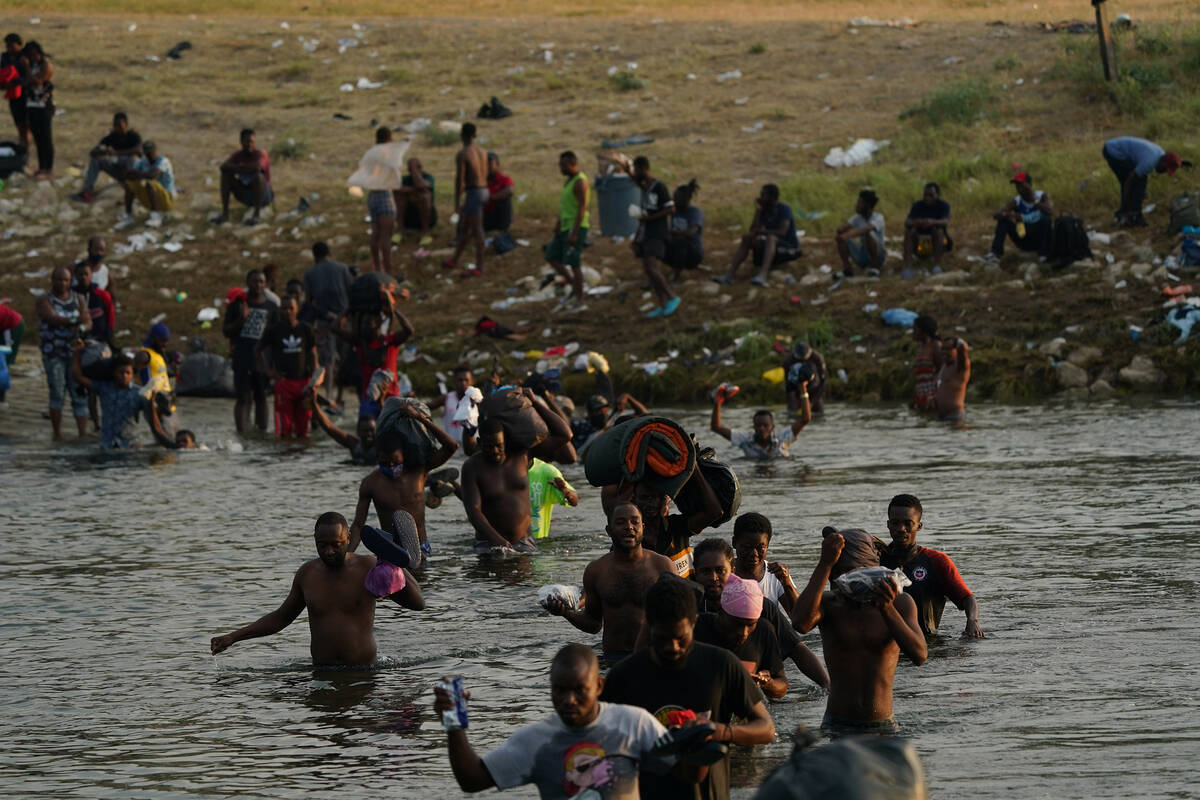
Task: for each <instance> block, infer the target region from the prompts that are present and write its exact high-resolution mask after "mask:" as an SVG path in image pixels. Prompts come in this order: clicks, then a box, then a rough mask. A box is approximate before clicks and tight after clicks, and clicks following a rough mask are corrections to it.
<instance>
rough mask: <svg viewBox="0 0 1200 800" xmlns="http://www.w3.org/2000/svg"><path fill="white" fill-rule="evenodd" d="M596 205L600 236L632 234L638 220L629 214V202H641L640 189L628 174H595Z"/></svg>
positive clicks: (635, 229) (634, 231) (634, 203)
mask: <svg viewBox="0 0 1200 800" xmlns="http://www.w3.org/2000/svg"><path fill="white" fill-rule="evenodd" d="M593 185H594V186H595V188H596V205H597V206H599V208H600V235H601V236H633V235H634V234H635V233H637V229H638V221H637V220H636V219H634V218H633V217H631V216H629V206H630V204H633V205H639V204H640V203H641V202H642V190H641V188H640V187H639V186H638V185H637V184H636V183H634V182H633V178H631V177H629V176H628V175H623V174H620V173H618V174H616V175H597V176H596V178H595V181H594V183H593Z"/></svg>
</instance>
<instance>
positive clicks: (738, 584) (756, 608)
mask: <svg viewBox="0 0 1200 800" xmlns="http://www.w3.org/2000/svg"><path fill="white" fill-rule="evenodd" d="M762 607H763V593H762V589H760V588H759V586H758V581H748V580H746V579H744V578H739V577H738V576H737V575H730V576H729V579H728V580H726V581H725V588H724V589H723V590H722V591H721V608H722V610H724V612H725V613H726V614H728V615H729V616H731V617H738V618H739V619H758V618H759V616H760V615H761V614H762Z"/></svg>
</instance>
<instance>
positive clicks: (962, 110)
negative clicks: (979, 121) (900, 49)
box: [900, 78, 993, 125]
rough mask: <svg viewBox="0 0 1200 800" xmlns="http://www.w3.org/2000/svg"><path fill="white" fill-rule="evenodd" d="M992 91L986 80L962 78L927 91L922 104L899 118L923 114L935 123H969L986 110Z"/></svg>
mask: <svg viewBox="0 0 1200 800" xmlns="http://www.w3.org/2000/svg"><path fill="white" fill-rule="evenodd" d="M992 95H993V92H992V87H991V85H990V84H988V82H987V81H986V80H983V79H982V78H963V79H962V80H959V81H955V82H954V83H949V84H947V85H945V86H943V87H941V88H940V89H938V90H937V91H934V92H932V93H930V94H927V95H925V97H924V98H922V100H921V104H920V105H919V106H916V107H915V108H910V109H908V110H907V111H905V112H904V113H903V114H901V115H900V118H901V119H905V118H907V117H915V116H923V117H925V118H926V119H928V120H929V122H930V123H931V124H933V125H945V124H947V123H959V124H961V125H966V124H969V123H971V122H973V121H974V120H975V118H976V117H978V116H980V115H981V114H982V113H983V110H984V108H986V107H987V104H988V102H989V101H990V100H991V99H992Z"/></svg>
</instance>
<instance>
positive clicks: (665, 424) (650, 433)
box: [583, 415, 696, 497]
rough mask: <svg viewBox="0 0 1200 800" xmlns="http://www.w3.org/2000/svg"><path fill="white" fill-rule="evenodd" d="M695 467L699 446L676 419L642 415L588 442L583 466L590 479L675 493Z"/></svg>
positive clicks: (595, 484)
mask: <svg viewBox="0 0 1200 800" xmlns="http://www.w3.org/2000/svg"><path fill="white" fill-rule="evenodd" d="M695 467H696V447H695V445H694V444H693V443H692V438H691V437H690V436H689V435H688V434H687V433H686V432H685V431H684V430H683V428H682V427H680V426H679V424H678V423H677V422H675V421H674V420H672V419H669V418H667V417H656V416H650V415H647V416H642V417H636V418H634V419H631V420H629V421H628V422H625V423H623V424H620V425H617V426H615V427H613V428H610V429H608V430H607V431H605V432H604V433H602V434H600V435H599V436H597V437H596V438H595V439H593V440H592V442H591V443H590V444H589V446H588V448H587V453H586V455H585V456H584V462H583V469H584V475H585V476H586V477H587V480H588V483H590V484H592V485H593V486H611V485H613V484H617V483H620V482H621V481H628V482H629V483H643V482H644V483H646V484H648V485H649V486H650V487H652V488H653V489H655V490H656V491H658V492H660V493H661V494H666V495H670V496H671V497H674V496H675V495H676V493H678V492H679V490H680V489H681V488H682V487H683V485H684V484H685V483H687V481H688V478H690V477H691V476H692V471H693V470H694V469H695Z"/></svg>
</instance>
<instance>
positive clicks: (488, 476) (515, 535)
mask: <svg viewBox="0 0 1200 800" xmlns="http://www.w3.org/2000/svg"><path fill="white" fill-rule="evenodd" d="M525 396H526V397H528V398H530V400H531V402H532V403H533V408H534V409H535V410H536V411H537V412H538V414H539V415H540V416H541V418H542V420H543V421H544V422H545V423H546V427H547V428H549V429H550V436H549V438H547V439H546V441H545V442H543V443H542V444H541V445H539V447H549V448H553V449H557V448H558V447H561V446H562V445H563V444H566V443H567V442H569V441H570V440H571V429H570V428H569V427H567V423H566V421H565V420H564V419H563V418H562V417H561V416H559V415H558V414H555V413H554V412H553V411H551V410H550V409H549V408H548V407H547V406H546V403H545V401H543V400H542V399H541V398H540V397H537V396H536V395H534V394H533V392H531V391H529V390H528V389H526V390H525ZM462 501H463V508H464V509H465V510H466V512H467V519H468V520H470V521H471V525H472V527H474V528H475V552H476V553H478V554H479V555H488V554H491V555H501V556H503V555H509V554H511V553H512V551H514V550H515V551H517V552H519V553H536V552H537V547H536V546H535V545H534V543H533V539H531V538H530V537H529V522H530V517H531V513H530V507H529V454H528V451H527V450H524V449H520V448H517V447H515V446H512V445H511V444H510V443H509V442H508V437H507V436H506V435H505V433H504V426H503V425H501V424H500V421H499V420H497V419H495V418H492V419H485V420H483V421H482V422H481V423H480V424H479V444H478V450H477V451H476V452H475V453H474V454H473V455H472V456H471V457H470V458H468V459H467V460H466V462H465V463H464V464H463V468H462Z"/></svg>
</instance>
